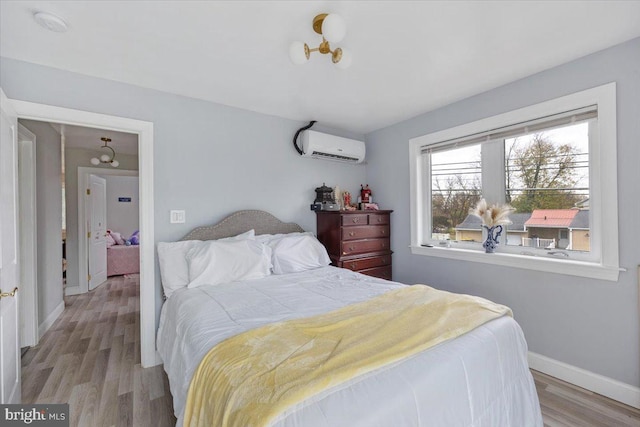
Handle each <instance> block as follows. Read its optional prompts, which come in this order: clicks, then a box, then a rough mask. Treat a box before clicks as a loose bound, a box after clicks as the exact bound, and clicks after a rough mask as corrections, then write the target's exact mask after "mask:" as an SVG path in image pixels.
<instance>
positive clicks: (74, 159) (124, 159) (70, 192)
mask: <svg viewBox="0 0 640 427" xmlns="http://www.w3.org/2000/svg"><path fill="white" fill-rule="evenodd" d="M7 96H8V95H7ZM101 154H104V151H101V150H87V149H83V148H66V149H65V150H64V166H65V180H64V185H65V204H66V213H67V218H66V219H67V291H69V288H74V287H78V286H79V283H78V282H79V277H78V274H79V272H78V251H79V250H80V248H79V243H78V168H79V167H85V168H96V169H107V170H110V169H113V168H112V167H111V166H110V165H106V164H102V163H101V164H99V165H98V166H94V165H92V164H91V158H92V157H100V155H101ZM118 161H119V162H120V166H119V167H118V169H121V170H124V169H126V170H138V156H135V155H130V154H118Z"/></svg>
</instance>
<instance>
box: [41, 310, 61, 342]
mask: <svg viewBox="0 0 640 427" xmlns="http://www.w3.org/2000/svg"><path fill="white" fill-rule="evenodd" d="M63 311H64V300H62V301H60V304H58V306H57V307H56V308H55V309H54V310H53V311H52V312H51V313H49V315H48V316H47V318H46V319H44V322H42V323H40V325H39V326H38V340H40V337H41V336H43V335H44V333H45V332H47V331H48V330H49V328H50V327H51V326H53V324H54V323H55V321H56V320H58V317H60V315H61V314H62V312H63Z"/></svg>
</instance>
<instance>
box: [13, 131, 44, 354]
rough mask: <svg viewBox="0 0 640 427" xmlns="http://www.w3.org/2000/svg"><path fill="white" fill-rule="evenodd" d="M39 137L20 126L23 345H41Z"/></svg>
mask: <svg viewBox="0 0 640 427" xmlns="http://www.w3.org/2000/svg"><path fill="white" fill-rule="evenodd" d="M36 143H37V141H36V135H34V134H33V132H31V131H30V130H29V129H27V128H26V127H24V126H23V125H21V124H20V123H18V192H19V195H18V201H19V205H18V217H19V218H20V219H21V220H20V224H19V225H20V226H19V227H18V229H19V239H20V245H19V246H20V299H19V301H20V319H21V327H20V345H21V346H22V347H27V346H29V347H33V346H35V345H37V344H38V341H39V336H40V335H39V333H38V286H37V283H38V251H37V248H38V234H37V232H36V230H37V228H38V227H37V210H36V206H37V197H36V196H37V195H36V185H37V184H36Z"/></svg>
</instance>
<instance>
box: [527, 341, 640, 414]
mask: <svg viewBox="0 0 640 427" xmlns="http://www.w3.org/2000/svg"><path fill="white" fill-rule="evenodd" d="M528 359H529V367H530V368H531V369H534V370H536V371H540V372H542V373H544V374H547V375H551V376H552V377H555V378H558V379H561V380H563V381H566V382H568V383H571V384H573V385H577V386H578V387H582V388H585V389H587V390H590V391H593V392H594V393H598V394H601V395H603V396H606V397H608V398H610V399H613V400H617V401H618V402H622V403H624V404H625V405H629V406H633V407H634V408H638V409H640V388H638V387H635V386H632V385H629V384H626V383H623V382H621V381H618V380H614V379H613V378H609V377H605V376H603V375H600V374H596V373H594V372H591V371H587V370H586V369H582V368H578V367H576V366H573V365H569V364H567V363H564V362H560V361H559V360H555V359H552V358H550V357H547V356H543V355H541V354H537V353H534V352H532V351H530V352H529V355H528Z"/></svg>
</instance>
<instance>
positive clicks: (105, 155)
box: [100, 154, 111, 162]
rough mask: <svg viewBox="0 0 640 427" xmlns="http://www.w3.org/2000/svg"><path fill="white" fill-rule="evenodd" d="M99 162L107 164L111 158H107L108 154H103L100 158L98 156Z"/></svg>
mask: <svg viewBox="0 0 640 427" xmlns="http://www.w3.org/2000/svg"><path fill="white" fill-rule="evenodd" d="M100 160H102V161H103V162H108V161H109V160H111V157H109V155H108V154H103V155H102V156H100Z"/></svg>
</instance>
